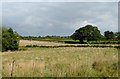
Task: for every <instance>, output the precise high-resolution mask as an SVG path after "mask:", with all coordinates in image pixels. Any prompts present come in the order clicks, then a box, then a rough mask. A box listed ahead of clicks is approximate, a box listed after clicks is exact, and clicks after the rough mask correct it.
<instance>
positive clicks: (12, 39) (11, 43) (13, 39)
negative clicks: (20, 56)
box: [2, 27, 19, 51]
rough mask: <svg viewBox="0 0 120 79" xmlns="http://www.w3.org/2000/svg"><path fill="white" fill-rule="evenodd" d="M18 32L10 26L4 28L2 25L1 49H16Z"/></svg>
mask: <svg viewBox="0 0 120 79" xmlns="http://www.w3.org/2000/svg"><path fill="white" fill-rule="evenodd" d="M18 36H19V35H18V33H17V32H14V31H13V29H12V28H9V29H6V28H4V27H2V51H7V50H12V51H13V50H18V47H19V43H18Z"/></svg>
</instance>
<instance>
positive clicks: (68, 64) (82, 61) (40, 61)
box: [2, 47, 118, 77]
mask: <svg viewBox="0 0 120 79" xmlns="http://www.w3.org/2000/svg"><path fill="white" fill-rule="evenodd" d="M13 57H15V62H14V71H13V72H14V74H13V77H118V67H117V66H118V63H117V62H118V58H117V57H118V50H117V49H116V48H91V47H88V48H85V47H82V48H80V47H66V48H64V47H63V48H31V49H29V50H27V51H15V52H14V53H6V54H4V55H3V72H2V75H3V77H10V76H11V75H10V74H11V63H12V62H13V59H12V58H13Z"/></svg>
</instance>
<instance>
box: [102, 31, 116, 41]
mask: <svg viewBox="0 0 120 79" xmlns="http://www.w3.org/2000/svg"><path fill="white" fill-rule="evenodd" d="M104 36H105V37H106V39H107V40H113V39H114V38H115V34H114V33H113V32H112V31H105V32H104Z"/></svg>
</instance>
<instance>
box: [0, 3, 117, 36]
mask: <svg viewBox="0 0 120 79" xmlns="http://www.w3.org/2000/svg"><path fill="white" fill-rule="evenodd" d="M87 24H91V25H94V26H97V27H98V29H99V30H100V31H101V34H104V31H107V30H109V31H113V32H117V31H118V2H4V3H3V4H2V26H4V27H7V28H8V27H12V28H13V29H14V31H17V32H18V33H19V34H20V35H22V36H28V35H31V36H47V35H56V36H70V35H71V34H73V33H74V32H75V30H77V29H79V28H81V27H84V26H85V25H87Z"/></svg>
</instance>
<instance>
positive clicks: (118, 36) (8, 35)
mask: <svg viewBox="0 0 120 79" xmlns="http://www.w3.org/2000/svg"><path fill="white" fill-rule="evenodd" d="M0 29H2V35H1V36H2V38H1V39H2V51H7V50H12V51H14V50H18V48H19V40H20V39H27V40H39V39H56V40H63V39H68V40H69V39H73V40H79V41H80V43H81V44H82V43H84V40H87V41H88V43H89V41H106V40H109V41H119V40H120V32H116V33H114V32H112V31H105V32H104V35H102V34H101V33H100V30H99V29H98V28H97V27H96V26H92V25H86V26H85V27H81V28H79V29H77V30H76V31H75V32H74V33H73V34H72V35H71V36H45V37H42V36H38V37H37V36H20V35H19V34H18V33H17V32H15V31H13V29H12V28H9V29H7V28H4V27H1V28H0ZM1 39H0V40H1ZM0 47H1V41H0Z"/></svg>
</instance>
